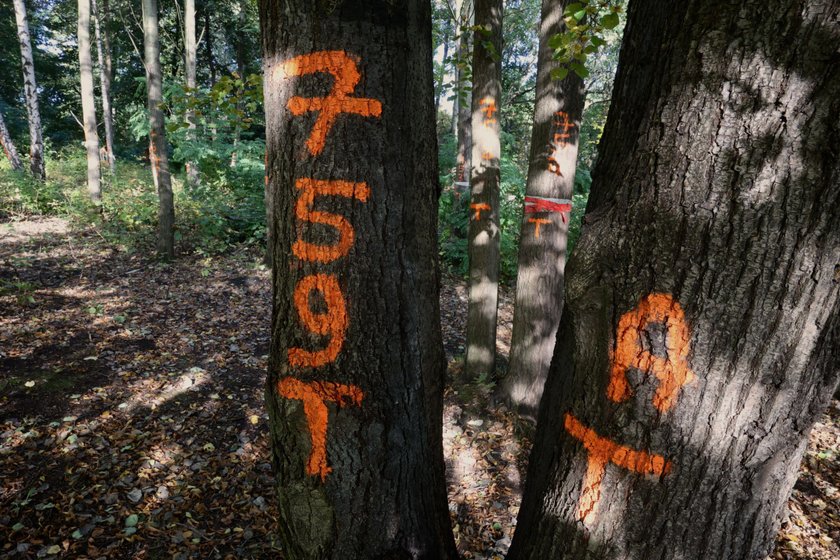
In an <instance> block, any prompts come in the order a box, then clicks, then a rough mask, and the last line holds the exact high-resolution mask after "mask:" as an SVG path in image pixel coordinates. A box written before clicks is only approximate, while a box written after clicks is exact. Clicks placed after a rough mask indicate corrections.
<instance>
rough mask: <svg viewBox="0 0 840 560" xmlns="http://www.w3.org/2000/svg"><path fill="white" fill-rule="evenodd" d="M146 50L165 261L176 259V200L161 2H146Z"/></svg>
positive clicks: (161, 246) (153, 160) (151, 136)
mask: <svg viewBox="0 0 840 560" xmlns="http://www.w3.org/2000/svg"><path fill="white" fill-rule="evenodd" d="M143 46H144V55H145V64H146V87H147V92H148V111H149V162H150V163H151V165H152V177H153V178H154V182H155V187H156V188H157V192H158V200H159V205H158V243H157V248H158V253H159V254H160V256H161V257H162V258H164V259H172V258H174V256H175V200H174V196H173V194H172V178H171V177H170V174H169V146H168V145H167V142H166V128H165V126H164V124H165V123H164V119H163V110H162V109H161V103H163V85H162V76H161V70H160V43H159V41H158V7H157V0H143Z"/></svg>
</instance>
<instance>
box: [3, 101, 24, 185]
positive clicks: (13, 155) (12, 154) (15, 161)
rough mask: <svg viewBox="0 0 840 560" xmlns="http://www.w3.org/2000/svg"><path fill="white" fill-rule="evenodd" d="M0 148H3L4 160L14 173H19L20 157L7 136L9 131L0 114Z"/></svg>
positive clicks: (20, 167) (10, 138)
mask: <svg viewBox="0 0 840 560" xmlns="http://www.w3.org/2000/svg"><path fill="white" fill-rule="evenodd" d="M0 146H3V153H5V154H6V159H8V160H9V164H10V165H11V166H12V169H14V170H15V171H20V170H21V169H23V166H22V165H21V163H20V156H19V155H18V152H17V149H16V148H15V143H14V142H12V137H11V135H10V134H9V129H8V128H6V121H4V120H3V114H2V113H0Z"/></svg>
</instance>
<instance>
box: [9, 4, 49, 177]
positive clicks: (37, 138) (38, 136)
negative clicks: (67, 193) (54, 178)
mask: <svg viewBox="0 0 840 560" xmlns="http://www.w3.org/2000/svg"><path fill="white" fill-rule="evenodd" d="M14 2H15V19H16V20H17V33H18V41H19V42H20V59H21V64H22V66H23V94H24V99H25V100H26V115H27V118H28V120H29V170H30V171H31V172H32V175H33V176H34V177H35V178H36V179H38V180H40V181H45V180H46V179H47V171H46V166H45V164H44V138H43V134H42V132H41V111H40V110H39V108H38V84H37V82H36V81H35V63H34V61H33V59H32V41H31V40H30V38H29V23H28V22H27V20H26V5H25V4H24V0H14Z"/></svg>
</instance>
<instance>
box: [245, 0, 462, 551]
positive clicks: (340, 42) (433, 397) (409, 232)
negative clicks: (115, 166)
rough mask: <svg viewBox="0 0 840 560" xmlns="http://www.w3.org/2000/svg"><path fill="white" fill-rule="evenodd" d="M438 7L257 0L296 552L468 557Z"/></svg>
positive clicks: (279, 445)
mask: <svg viewBox="0 0 840 560" xmlns="http://www.w3.org/2000/svg"><path fill="white" fill-rule="evenodd" d="M430 7H431V6H430V2H428V1H427V0H394V1H392V0H388V1H376V2H358V1H356V0H347V1H343V2H342V1H338V2H333V3H331V4H330V5H329V6H327V5H326V4H323V3H319V2H312V1H311V0H279V1H278V0H261V1H260V22H261V27H262V38H263V53H264V56H263V60H264V64H265V89H264V91H265V96H266V97H265V108H266V132H267V137H266V148H267V156H268V161H267V177H268V183H269V189H270V195H271V197H272V199H273V202H272V204H271V205H270V208H271V216H270V227H271V230H272V240H273V244H274V250H273V251H272V255H273V258H274V261H275V262H274V267H273V270H274V275H273V288H274V290H273V304H272V310H273V313H272V341H271V352H270V359H269V364H270V371H269V376H268V386H267V391H266V395H267V403H268V409H269V416H270V430H271V440H272V449H273V462H274V467H275V472H276V476H277V490H278V492H277V494H278V499H279V502H280V508H279V517H280V529H281V538H282V542H283V547H284V553H285V554H287V556H288V557H289V558H297V559H309V558H311V559H316V558H317V559H335V560H350V559H358V560H361V559H373V558H381V559H386V558H389V559H390V558H406V559H408V558H413V559H418V560H419V559H428V560H432V559H435V560H436V559H448V558H452V559H454V558H456V557H457V553H456V550H455V542H454V539H453V537H452V530H451V528H450V525H449V514H448V507H447V502H446V489H445V479H444V463H443V453H442V441H441V419H442V404H443V401H442V398H443V383H444V373H445V369H446V364H445V358H444V354H443V346H442V340H441V333H440V321H439V312H438V295H439V294H438V281H439V273H438V269H437V264H436V258H437V238H436V223H437V197H438V195H439V192H438V189H439V187H438V184H437V156H436V147H435V144H436V142H435V115H434V83H433V80H432V59H431V12H430ZM289 14H294V17H293V18H292V17H290V15H289Z"/></svg>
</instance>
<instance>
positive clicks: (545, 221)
mask: <svg viewBox="0 0 840 560" xmlns="http://www.w3.org/2000/svg"><path fill="white" fill-rule="evenodd" d="M528 223H529V224H534V226H535V227H534V237H536V238H537V239H539V238H540V226H541V225H544V224H550V223H551V220H549V219H547V218H528Z"/></svg>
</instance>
